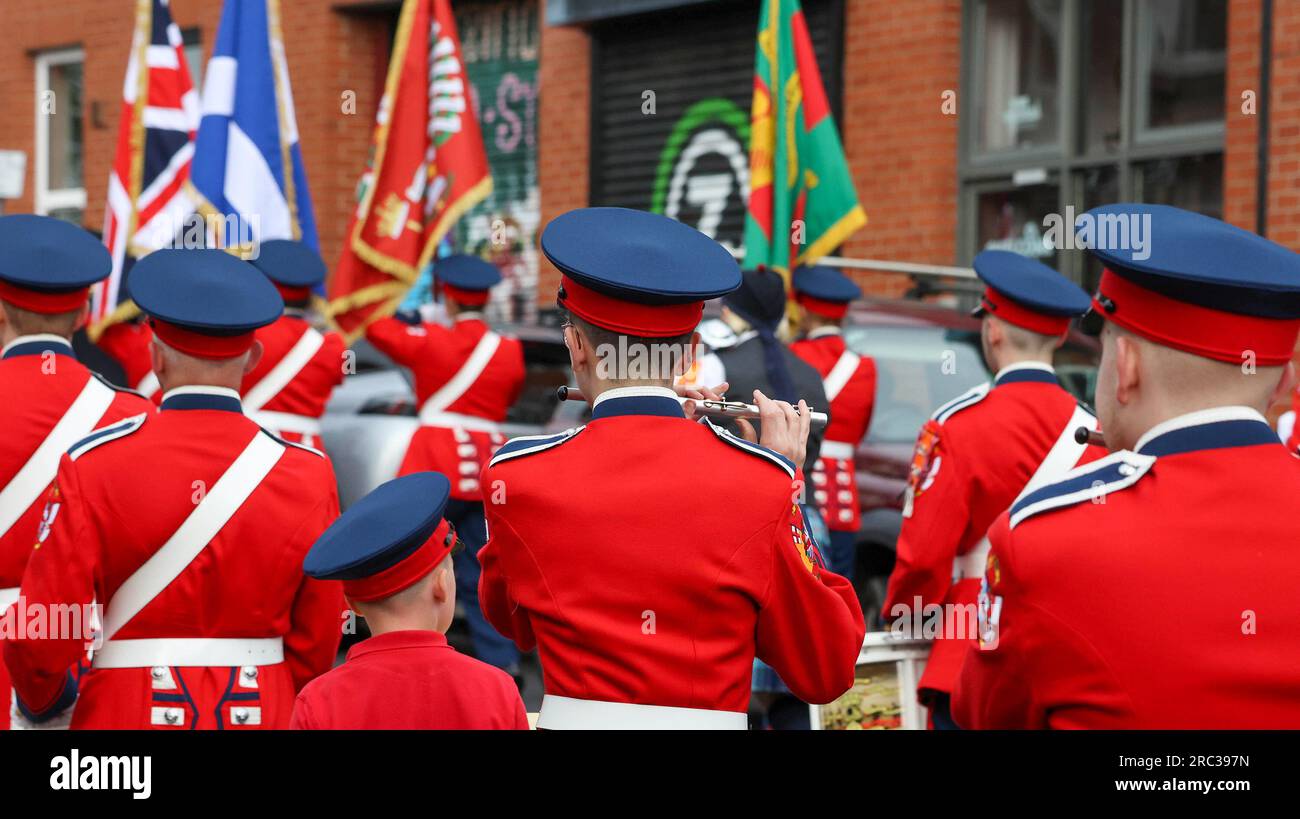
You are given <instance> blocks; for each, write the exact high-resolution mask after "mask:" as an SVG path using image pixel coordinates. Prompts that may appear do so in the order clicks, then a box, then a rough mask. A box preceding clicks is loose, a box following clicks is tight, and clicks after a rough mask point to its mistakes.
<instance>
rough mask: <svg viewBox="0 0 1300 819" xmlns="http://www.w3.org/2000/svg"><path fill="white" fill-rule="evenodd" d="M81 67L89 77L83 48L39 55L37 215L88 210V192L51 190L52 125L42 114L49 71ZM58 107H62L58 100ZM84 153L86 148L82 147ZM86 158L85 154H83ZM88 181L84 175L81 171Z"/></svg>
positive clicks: (36, 163) (75, 189)
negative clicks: (77, 209) (54, 68)
mask: <svg viewBox="0 0 1300 819" xmlns="http://www.w3.org/2000/svg"><path fill="white" fill-rule="evenodd" d="M73 63H81V64H82V68H81V75H82V78H83V81H84V78H85V75H86V68H85V63H86V52H85V51H84V50H83V49H80V48H64V49H59V50H57V51H44V52H41V53H40V54H37V55H36V151H35V153H36V162H35V163H34V164H35V172H36V185H35V186H34V197H33V198H34V202H33V204H34V207H35V210H36V212H37V213H39V214H41V215H47V214H49V212H50V211H52V210H61V209H64V208H79V209H81V210H83V211H84V210H85V209H86V189H85V188H84V187H81V188H60V189H58V190H50V189H49V182H50V167H49V163H50V147H49V138H50V121H49V117H47V116H45V114H44V113H43V112H42V111H41V104H42V100H43V99H44V98H45V92H46V91H48V90H50V69H51V68H52V67H54V66H58V65H70V64H73ZM55 104H56V105H57V104H59V103H58V100H56V101H55ZM82 147H83V149H84V147H85V146H84V145H83V146H82ZM83 157H84V150H83ZM82 179H83V180H84V179H85V171H84V169H83V171H82Z"/></svg>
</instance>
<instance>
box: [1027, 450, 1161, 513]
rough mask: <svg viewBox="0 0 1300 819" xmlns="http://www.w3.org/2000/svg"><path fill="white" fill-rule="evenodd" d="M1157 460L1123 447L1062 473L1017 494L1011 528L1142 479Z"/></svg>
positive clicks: (1125, 487) (1104, 494)
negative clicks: (1034, 517) (1042, 514)
mask: <svg viewBox="0 0 1300 819" xmlns="http://www.w3.org/2000/svg"><path fill="white" fill-rule="evenodd" d="M1155 462H1156V458H1155V456H1154V455H1139V454H1138V453H1136V452H1129V451H1128V450H1121V451H1119V452H1114V453H1111V454H1110V455H1107V456H1106V457H1105V458H1102V459H1100V460H1097V461H1093V462H1092V463H1089V464H1084V465H1083V466H1080V467H1076V468H1074V469H1072V470H1070V471H1069V472H1066V473H1065V474H1064V475H1062V476H1061V478H1060V480H1058V481H1055V482H1054V483H1049V484H1047V485H1046V486H1042V487H1039V488H1038V489H1035V490H1034V491H1032V492H1030V493H1029V494H1027V495H1023V496H1021V497H1019V498H1017V499H1016V502H1015V503H1013V504H1012V505H1011V512H1010V515H1011V528H1013V529H1014V528H1015V527H1016V525H1017V524H1019V523H1021V522H1023V521H1024V520H1025V519H1026V518H1029V517H1032V516H1034V515H1037V514H1040V513H1042V512H1048V511H1050V510H1052V509H1060V508H1061V507H1063V506H1073V505H1074V504H1076V503H1082V502H1083V501H1095V500H1096V499H1097V498H1104V497H1105V496H1107V495H1110V494H1113V493H1115V492H1118V491H1120V490H1121V489H1127V488H1129V487H1130V486H1132V485H1133V484H1135V483H1137V482H1138V481H1139V480H1141V478H1142V476H1143V475H1145V474H1147V472H1148V471H1150V469H1151V465H1152V464H1153V463H1155Z"/></svg>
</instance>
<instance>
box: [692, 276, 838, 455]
mask: <svg viewBox="0 0 1300 819" xmlns="http://www.w3.org/2000/svg"><path fill="white" fill-rule="evenodd" d="M742 277H743V278H742V281H741V285H740V289H738V290H736V291H735V292H733V293H730V294H728V295H727V296H725V297H724V298H723V300H722V304H723V307H722V319H723V321H725V322H726V323H727V324H728V325H729V326H730V327H731V329H732V330H733V331H735V333H736V343H735V344H734V345H732V346H730V347H726V348H723V349H720V350H717V351H716V352H714V353H713V355H715V356H717V359H718V361H719V362H720V363H721V365H722V373H721V374H722V378H721V380H722V381H726V382H727V384H728V385H729V386H728V387H727V399H728V400H730V401H745V402H747V403H750V404H752V403H754V390H761V391H762V392H763V394H764V395H766V396H767V397H768V398H775V399H777V400H780V401H788V402H790V403H792V404H798V403H799V399H800V398H802V399H804V400H805V401H807V402H808V406H810V407H812V408H813V409H814V410H817V411H818V412H825V413H828V414H829V412H830V402H829V401H827V400H826V390H825V388H824V387H823V386H822V378H821V375H819V374H818V372H817V370H815V369H814V368H813V367H812V366H811V365H809V364H808V363H807V362H806V361H804V360H803V359H801V358H799V357H798V356H797V355H795V354H794V353H792V352H790V348H789V347H787V346H786V345H785V344H783V343H781V340H780V339H778V338H777V337H776V330H777V326H778V325H779V324H780V323H781V318H782V316H784V315H785V302H786V297H785V283H784V282H783V281H782V279H781V276H780V274H778V273H776V272H775V271H773V270H765V269H759V270H746V271H743V273H742ZM755 426H757V424H755ZM825 431H826V428H825V427H818V426H814V427H813V429H812V432H810V433H809V434H808V455H807V459H806V460H805V463H809V464H814V463H817V457H818V456H819V454H820V452H821V444H822V436H823V434H824V433H825Z"/></svg>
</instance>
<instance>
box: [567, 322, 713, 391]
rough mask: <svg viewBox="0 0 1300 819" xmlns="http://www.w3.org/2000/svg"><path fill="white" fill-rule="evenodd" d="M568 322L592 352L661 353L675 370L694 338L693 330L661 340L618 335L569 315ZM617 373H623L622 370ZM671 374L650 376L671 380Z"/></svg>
mask: <svg viewBox="0 0 1300 819" xmlns="http://www.w3.org/2000/svg"><path fill="white" fill-rule="evenodd" d="M569 321H570V323H572V324H573V325H574V326H576V327H578V328H579V329H581V330H582V333H583V335H585V336H586V337H587V340H589V341H590V342H591V346H592V349H593V352H597V353H599V351H600V349H601V348H602V347H606V346H608V349H611V350H614V351H616V352H619V351H624V350H627V351H635V350H646V351H656V350H658V351H663V352H666V353H667V355H668V357H669V365H670V367H671V368H676V367H677V366H678V365H679V364H680V363H681V361H682V359H683V357H684V356H685V354H686V352H687V350H688V349H689V348H690V347H691V341H692V339H694V337H695V330H693V329H692V330H691V331H690V332H688V333H684V334H682V335H677V336H667V337H663V338H654V337H651V336H637V335H631V334H629V333H620V332H617V331H615V330H607V329H605V328H604V327H597V326H596V325H594V324H592V323H591V322H589V321H586V320H584V319H581V318H579V317H578V316H575V315H573V314H572V313H569ZM618 372H624V370H623V369H622V368H619V369H618ZM672 377H673V374H672V373H669V374H668V375H667V376H651V378H653V379H654V380H659V381H663V380H672ZM609 380H611V381H640V380H645V379H641V378H636V377H632V378H611V379H609Z"/></svg>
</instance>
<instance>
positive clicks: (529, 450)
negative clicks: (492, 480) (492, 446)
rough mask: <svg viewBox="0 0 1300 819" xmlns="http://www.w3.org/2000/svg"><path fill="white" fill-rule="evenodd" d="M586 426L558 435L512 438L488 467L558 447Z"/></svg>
mask: <svg viewBox="0 0 1300 819" xmlns="http://www.w3.org/2000/svg"><path fill="white" fill-rule="evenodd" d="M586 428H587V427H586V425H585V424H584V425H583V426H580V427H574V428H572V429H566V430H565V431H564V432H561V433H559V434H558V435H521V436H519V437H518V438H511V439H510V440H509V441H506V442H505V443H504V444H502V445H501V448H500V449H498V450H497V454H495V455H493V456H492V460H491V461H489V462H488V466H496V465H497V464H499V463H502V462H503V461H509V460H511V459H513V458H522V457H524V456H525V455H533V454H535V453H537V452H542V451H544V450H547V449H551V448H553V447H557V446H559V445H560V444H562V443H564V442H565V441H567V440H569V439H570V438H572V437H574V436H575V435H577V434H578V433H579V432H582V431H583V430H584V429H586Z"/></svg>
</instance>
